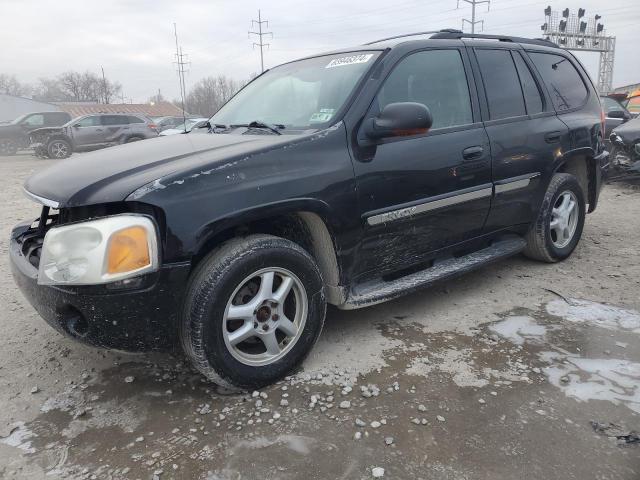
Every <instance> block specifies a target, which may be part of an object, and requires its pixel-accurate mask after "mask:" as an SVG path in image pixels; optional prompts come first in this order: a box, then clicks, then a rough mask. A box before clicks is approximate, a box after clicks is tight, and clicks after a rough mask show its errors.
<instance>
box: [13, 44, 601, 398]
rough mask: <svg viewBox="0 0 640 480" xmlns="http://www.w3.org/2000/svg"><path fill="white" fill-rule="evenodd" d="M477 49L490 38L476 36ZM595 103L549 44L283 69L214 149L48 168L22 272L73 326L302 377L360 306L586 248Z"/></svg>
mask: <svg viewBox="0 0 640 480" xmlns="http://www.w3.org/2000/svg"><path fill="white" fill-rule="evenodd" d="M477 37H481V39H478V38H477ZM603 128H604V127H603V116H602V109H601V106H600V100H599V98H598V94H597V92H596V90H595V88H594V86H593V84H592V82H591V80H590V79H589V77H588V75H587V73H586V72H585V70H584V68H583V67H582V66H581V65H580V63H579V62H578V61H577V60H576V59H575V58H574V57H573V56H572V55H571V54H570V53H569V52H567V51H564V50H562V49H560V48H558V47H557V46H556V45H554V44H552V43H549V42H546V41H543V40H528V39H522V38H512V37H489V38H487V37H486V36H480V35H475V36H470V35H465V34H462V33H461V32H456V31H442V32H439V33H436V34H434V35H432V36H431V37H430V38H427V39H423V40H412V39H411V37H409V36H407V37H406V38H397V39H391V40H390V39H386V40H385V41H380V42H374V43H371V44H368V45H365V46H362V47H357V48H350V49H345V50H340V51H336V52H332V53H328V54H325V55H317V56H313V57H309V58H305V59H302V60H299V61H295V62H291V63H287V64H284V65H281V66H279V67H276V68H273V69H271V70H269V71H267V72H265V73H264V74H262V75H261V76H259V77H258V78H256V79H255V80H254V81H252V82H251V83H249V84H248V85H247V86H246V87H245V88H244V89H242V90H241V91H240V92H239V93H238V94H236V96H235V97H234V98H233V99H232V100H230V101H229V102H228V103H227V104H226V105H225V106H224V107H223V108H222V109H221V110H220V111H219V112H218V113H216V114H215V115H214V116H213V117H212V118H211V119H210V132H209V134H202V135H174V136H169V137H165V138H159V139H153V140H149V141H147V142H139V143H135V144H132V145H124V146H119V147H115V148H113V149H110V150H107V151H100V152H94V153H92V154H89V155H86V156H83V157H82V158H81V159H77V160H75V159H70V160H65V161H63V162H60V163H59V164H57V165H55V166H53V167H51V168H49V169H47V170H44V171H41V172H39V173H37V174H35V175H33V176H32V177H31V178H30V179H28V180H27V182H26V184H25V191H26V193H27V195H28V196H30V197H31V198H33V199H34V200H35V201H38V202H40V203H42V204H43V205H44V207H43V209H42V214H41V216H40V219H39V220H38V221H36V222H32V221H29V222H26V223H24V224H22V225H19V226H17V227H16V228H15V229H14V230H13V232H12V237H11V247H10V252H11V261H12V265H13V271H14V276H15V280H16V282H17V284H18V285H19V287H20V289H21V290H22V292H23V293H24V294H25V296H26V297H27V298H28V299H29V301H30V302H31V303H32V304H33V306H34V307H35V308H36V309H37V310H38V312H39V313H40V314H41V315H42V316H43V317H44V318H45V319H46V321H47V322H48V323H50V324H51V325H52V326H53V327H55V328H56V329H57V330H59V331H60V332H63V333H66V334H68V335H70V336H72V337H75V338H77V339H81V340H83V341H86V342H89V343H91V344H94V345H99V346H103V347H112V348H119V349H129V350H141V349H161V348H167V347H171V346H173V345H176V344H179V345H181V346H182V349H183V350H184V352H185V353H186V355H187V356H188V357H189V358H190V359H191V360H192V362H193V363H194V365H195V366H196V367H197V368H198V369H199V370H200V371H201V372H202V373H203V374H204V375H206V376H207V377H208V378H210V379H212V380H214V381H216V382H219V383H221V384H223V385H227V386H228V385H235V386H238V387H255V386H259V385H264V384H268V383H270V382H273V381H274V380H276V379H278V378H280V377H282V376H283V375H285V374H287V373H288V372H290V371H291V370H292V369H293V368H294V367H295V366H296V365H297V364H298V363H299V362H300V361H301V360H302V359H303V358H304V357H305V356H306V355H307V354H308V353H309V350H310V349H311V347H312V346H313V344H314V342H315V341H316V340H317V338H318V336H319V335H320V331H321V329H322V325H323V322H324V318H325V309H326V304H327V303H330V304H333V305H335V306H337V307H339V308H342V309H354V308H360V307H365V306H368V305H374V304H377V303H380V302H384V301H386V300H390V299H393V298H396V297H399V296H401V295H404V294H406V293H409V292H413V291H415V290H416V289H419V288H421V287H425V286H428V285H431V284H433V283H434V282H436V281H438V280H442V279H445V278H451V277H452V276H455V275H458V274H460V273H463V272H467V271H469V270H472V269H474V268H478V267H481V266H483V265H486V264H487V263H488V262H491V261H494V260H497V259H500V258H504V257H507V256H510V255H515V254H518V253H520V252H524V254H525V255H527V256H528V257H530V258H533V259H536V260H541V261H544V262H557V261H560V260H563V259H565V258H567V257H568V256H569V255H570V254H571V252H572V251H573V249H574V248H575V247H576V244H577V243H578V241H579V239H580V236H581V233H582V228H583V224H584V220H585V214H586V213H587V212H591V211H593V210H594V209H595V208H596V204H597V202H598V195H599V192H600V188H601V186H602V182H603V177H604V175H605V172H606V168H607V157H608V154H607V152H606V151H605V150H604V148H603Z"/></svg>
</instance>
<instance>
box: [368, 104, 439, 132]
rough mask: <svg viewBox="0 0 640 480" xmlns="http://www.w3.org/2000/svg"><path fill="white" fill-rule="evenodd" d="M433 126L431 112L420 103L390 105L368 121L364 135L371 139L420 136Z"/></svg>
mask: <svg viewBox="0 0 640 480" xmlns="http://www.w3.org/2000/svg"><path fill="white" fill-rule="evenodd" d="M431 125H433V118H432V117H431V112H429V109H428V108H427V107H426V106H425V105H423V104H422V103H414V102H399V103H390V104H389V105H387V106H386V107H384V108H383V109H382V112H380V114H379V115H378V116H377V117H374V118H370V119H368V120H367V121H366V122H365V124H364V133H365V135H366V136H367V137H369V138H372V139H380V138H388V137H398V136H407V135H420V134H422V133H426V132H427V131H428V130H429V129H430V128H431Z"/></svg>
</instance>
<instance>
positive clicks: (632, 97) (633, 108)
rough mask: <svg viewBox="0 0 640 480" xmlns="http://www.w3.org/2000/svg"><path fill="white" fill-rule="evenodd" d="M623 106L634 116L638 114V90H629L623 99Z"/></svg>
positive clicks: (639, 112) (639, 97)
mask: <svg viewBox="0 0 640 480" xmlns="http://www.w3.org/2000/svg"><path fill="white" fill-rule="evenodd" d="M624 106H625V107H626V108H627V110H629V113H631V115H632V116H633V117H634V118H635V117H637V116H638V115H640V90H634V91H633V92H631V93H630V94H629V95H628V96H627V99H626V100H625V101H624Z"/></svg>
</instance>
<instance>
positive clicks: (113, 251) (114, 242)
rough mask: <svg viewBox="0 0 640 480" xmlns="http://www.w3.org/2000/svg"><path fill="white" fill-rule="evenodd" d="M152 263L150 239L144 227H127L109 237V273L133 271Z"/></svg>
mask: <svg viewBox="0 0 640 480" xmlns="http://www.w3.org/2000/svg"><path fill="white" fill-rule="evenodd" d="M150 264H151V256H150V254H149V239H148V238H147V231H146V230H145V229H144V228H142V227H129V228H125V229H124V230H120V231H118V232H115V233H114V234H113V235H112V236H111V238H110V239H109V247H108V249H107V273H109V274H114V273H125V272H132V271H135V270H138V269H140V268H143V267H146V266H148V265H150Z"/></svg>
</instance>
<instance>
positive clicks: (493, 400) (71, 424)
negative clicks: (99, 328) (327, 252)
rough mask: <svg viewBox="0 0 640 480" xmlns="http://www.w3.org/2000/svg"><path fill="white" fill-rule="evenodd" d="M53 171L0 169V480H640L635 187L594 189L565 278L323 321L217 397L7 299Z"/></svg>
mask: <svg viewBox="0 0 640 480" xmlns="http://www.w3.org/2000/svg"><path fill="white" fill-rule="evenodd" d="M50 162H51V161H44V160H36V159H34V158H33V157H30V156H28V155H19V156H16V157H12V158H0V209H1V215H0V221H1V226H0V228H1V238H0V253H1V254H2V255H1V258H0V279H1V280H0V282H1V283H0V304H1V305H2V310H1V312H0V321H1V324H2V330H3V335H2V340H1V342H2V348H0V478H8V479H11V478H48V479H52V478H83V479H84V478H100V479H102V478H114V479H125V478H127V479H128V478H131V479H135V478H140V479H144V478H189V479H191V478H194V479H196V478H198V479H199V478H202V479H212V480H214V479H215V480H222V479H225V480H226V479H240V478H243V479H246V478H249V479H253V478H263V479H297V478H308V479H315V478H322V479H333V478H342V479H360V478H364V479H366V478H376V477H377V478H402V479H405V478H406V479H409V478H410V479H456V480H463V479H487V480H489V479H492V480H494V479H503V478H504V479H511V478H519V479H555V478H562V479H573V478H575V479H592V478H597V479H616V480H622V479H637V478H639V477H640V450H639V449H640V443H638V436H637V433H635V434H634V431H635V432H638V431H640V363H638V358H640V314H639V313H638V311H639V310H640V295H639V292H640V262H639V257H638V248H639V247H640V241H639V240H638V237H639V234H640V190H639V189H638V188H637V187H633V186H629V185H624V184H616V185H612V186H609V187H608V188H606V189H605V190H604V192H603V194H602V197H601V203H600V206H599V207H598V210H597V211H596V212H595V213H594V214H592V215H589V216H588V217H587V222H586V226H585V231H584V234H583V239H582V241H581V243H580V245H579V246H578V248H577V250H576V251H575V253H574V254H573V256H572V257H571V258H570V259H568V260H567V261H565V262H563V263H561V264H556V265H543V264H539V263H535V262H532V261H529V260H527V259H525V258H523V257H515V258H512V259H509V260H507V261H504V262H501V263H499V264H496V265H492V266H488V267H486V268H484V269H481V270H479V271H477V272H474V273H471V274H469V275H467V276H465V277H463V278H460V279H457V280H454V281H450V282H447V283H443V284H441V285H439V286H438V287H435V288H432V289H430V290H426V291H423V292H419V293H416V294H414V295H411V296H408V297H405V298H403V299H400V300H396V301H393V302H390V303H387V304H383V305H379V306H376V307H371V308H368V309H364V310H359V311H352V312H341V311H338V310H335V309H330V310H329V312H328V318H327V324H326V327H325V331H324V332H323V334H322V337H321V340H320V341H319V343H318V345H317V346H316V348H315V350H314V351H313V353H312V355H311V356H310V358H309V359H308V360H307V361H306V362H305V364H304V366H303V368H302V369H301V370H300V371H299V372H297V373H296V374H295V375H293V376H291V377H289V378H287V379H286V380H284V381H282V382H280V383H279V384H277V385H273V386H271V387H269V388H265V389H264V390H262V391H260V392H248V393H245V394H233V395H230V394H226V393H225V392H221V391H219V390H218V389H216V388H215V386H213V385H211V384H208V383H207V382H205V381H204V380H203V379H202V378H201V377H200V376H199V375H198V374H197V373H195V372H194V371H192V370H191V369H190V368H189V367H188V365H187V364H186V362H185V361H184V359H183V358H180V357H173V356H169V355H130V354H123V353H121V352H113V351H104V350H98V349H94V348H90V347H87V346H83V345H80V344H78V343H76V342H74V341H72V340H70V339H68V338H65V337H63V336H61V335H59V334H58V333H56V332H54V331H53V330H52V329H50V328H49V327H48V326H47V325H46V324H45V323H44V322H43V321H42V320H41V319H40V318H39V317H38V315H37V314H36V313H35V311H34V310H33V309H32V308H31V307H30V306H29V305H28V304H27V303H26V301H25V300H24V299H23V298H22V296H21V295H20V293H19V291H18V290H17V288H16V287H15V286H14V283H13V280H12V279H11V274H10V271H9V266H8V242H7V238H8V237H9V232H10V229H11V226H12V225H13V224H15V223H17V222H18V221H21V220H23V219H25V218H29V217H35V216H36V215H37V213H38V210H39V209H38V206H37V205H35V204H33V203H31V202H30V201H29V200H27V199H26V198H24V197H23V195H22V194H21V191H20V190H21V186H22V183H23V181H24V180H25V178H26V177H27V176H29V175H30V174H31V173H33V172H35V171H37V170H39V169H41V168H44V167H45V166H46V165H47V164H49V163H50ZM563 297H564V298H563Z"/></svg>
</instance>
